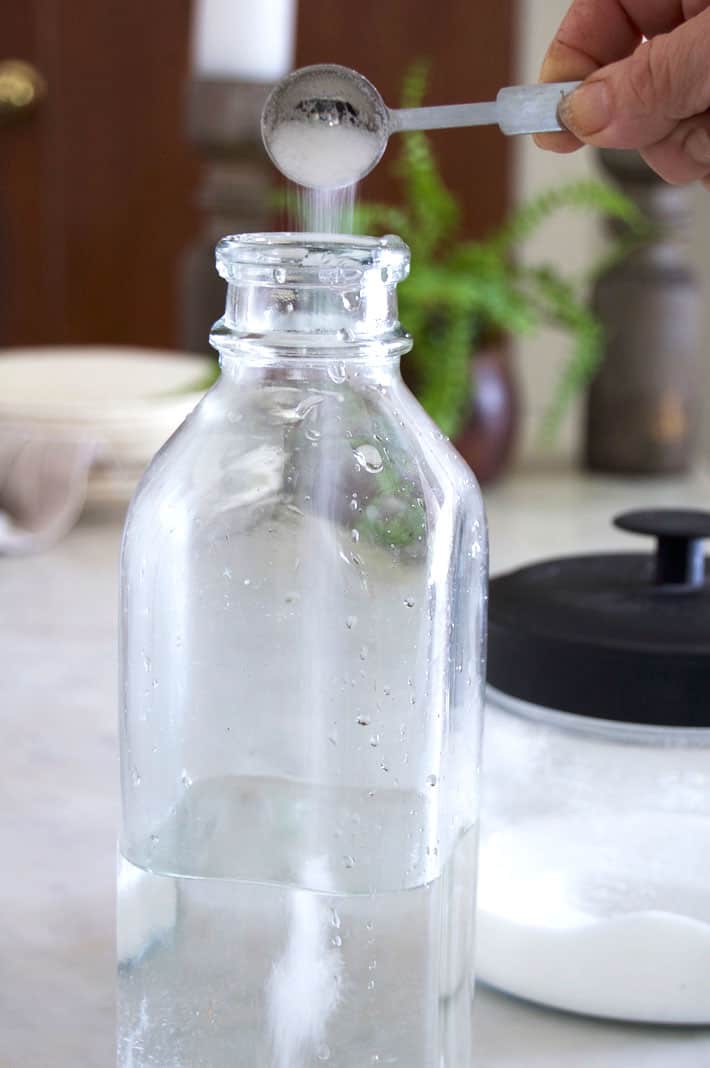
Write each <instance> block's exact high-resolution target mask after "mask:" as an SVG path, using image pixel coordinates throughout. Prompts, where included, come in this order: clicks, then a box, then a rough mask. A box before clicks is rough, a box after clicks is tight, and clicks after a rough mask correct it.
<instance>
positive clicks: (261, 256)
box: [216, 231, 409, 289]
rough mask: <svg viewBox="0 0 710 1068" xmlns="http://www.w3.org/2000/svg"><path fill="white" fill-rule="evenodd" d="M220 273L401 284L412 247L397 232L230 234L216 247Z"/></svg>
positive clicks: (239, 280) (259, 279)
mask: <svg viewBox="0 0 710 1068" xmlns="http://www.w3.org/2000/svg"><path fill="white" fill-rule="evenodd" d="M216 258H217V271H218V273H219V274H220V275H221V277H222V278H224V279H225V280H226V281H227V282H228V283H230V284H233V285H239V284H259V285H267V286H268V285H271V286H275V287H277V288H278V287H283V286H284V285H299V286H310V287H315V288H322V289H331V288H340V287H351V288H359V287H360V286H361V285H362V283H363V281H364V280H365V279H366V278H368V277H373V276H375V275H376V276H377V277H378V280H379V281H380V283H381V284H384V285H396V284H397V283H398V282H401V281H402V279H404V278H406V277H407V275H408V274H409V249H408V247H407V245H405V243H404V241H402V239H401V238H399V237H396V236H395V235H393V234H388V235H386V236H385V237H367V236H359V235H356V236H353V235H352V234H315V233H313V234H311V233H291V232H287V231H286V232H282V233H262V234H231V235H230V236H228V237H223V238H222V240H221V241H220V242H219V244H218V245H217V250H216Z"/></svg>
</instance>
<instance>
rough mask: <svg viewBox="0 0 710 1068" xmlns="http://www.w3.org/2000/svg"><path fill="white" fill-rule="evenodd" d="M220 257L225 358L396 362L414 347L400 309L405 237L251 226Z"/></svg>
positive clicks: (220, 345) (216, 340)
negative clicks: (254, 229) (260, 230)
mask: <svg viewBox="0 0 710 1068" xmlns="http://www.w3.org/2000/svg"><path fill="white" fill-rule="evenodd" d="M256 238H258V239H259V240H255V239H256ZM250 242H251V243H250ZM225 246H226V247H225ZM217 262H218V267H219V269H220V274H222V276H223V277H225V278H226V280H227V300H226V308H225V313H224V316H223V317H222V318H221V319H220V320H219V321H218V322H217V323H216V324H215V326H214V328H213V331H212V333H211V335H210V342H211V344H212V345H213V346H214V347H215V348H216V349H217V350H218V351H219V353H220V357H221V359H222V363H223V366H224V365H225V364H226V362H228V361H230V360H231V358H232V357H235V358H241V359H242V360H248V361H250V362H253V361H256V362H261V363H273V362H274V361H278V362H279V363H282V362H284V361H289V362H293V361H298V362H299V363H300V362H304V361H305V362H308V363H309V364H312V363H318V362H325V363H339V362H344V361H353V360H355V361H366V362H367V363H389V362H393V361H395V362H396V358H397V357H399V356H400V355H401V354H402V353H404V352H407V351H408V350H409V349H410V348H411V339H410V337H409V335H408V334H407V333H406V331H405V330H404V329H403V328H402V326H401V324H400V322H399V318H398V311H397V293H396V286H397V282H398V281H400V280H401V279H402V278H403V277H405V276H406V271H407V264H408V256H407V250H406V246H404V245H402V243H401V242H399V240H398V239H395V238H389V239H382V241H378V240H377V239H374V238H357V239H355V238H350V239H344V238H340V239H337V238H321V239H318V240H315V239H314V238H313V236H312V235H302V234H301V235H291V234H286V235H284V234H274V235H247V236H246V237H244V238H227V239H225V242H222V243H220V246H218V252H217Z"/></svg>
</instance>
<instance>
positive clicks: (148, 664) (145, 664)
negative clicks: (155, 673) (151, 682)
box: [143, 653, 153, 671]
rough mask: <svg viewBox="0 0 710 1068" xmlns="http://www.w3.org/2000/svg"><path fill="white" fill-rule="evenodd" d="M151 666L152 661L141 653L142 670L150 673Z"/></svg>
mask: <svg viewBox="0 0 710 1068" xmlns="http://www.w3.org/2000/svg"><path fill="white" fill-rule="evenodd" d="M152 666H153V661H152V660H151V659H150V657H149V656H146V654H145V653H143V667H144V669H145V670H146V671H150V669H151V668H152Z"/></svg>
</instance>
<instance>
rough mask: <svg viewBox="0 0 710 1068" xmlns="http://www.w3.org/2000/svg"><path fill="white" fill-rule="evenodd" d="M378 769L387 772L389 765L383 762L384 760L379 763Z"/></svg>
mask: <svg viewBox="0 0 710 1068" xmlns="http://www.w3.org/2000/svg"><path fill="white" fill-rule="evenodd" d="M380 770H381V771H384V772H388V771H389V770H390V769H389V765H388V764H385V762H384V760H383V761H382V762H381V764H380Z"/></svg>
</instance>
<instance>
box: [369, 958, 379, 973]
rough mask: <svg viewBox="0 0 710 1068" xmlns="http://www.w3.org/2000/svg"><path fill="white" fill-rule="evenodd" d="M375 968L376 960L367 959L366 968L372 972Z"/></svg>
mask: <svg viewBox="0 0 710 1068" xmlns="http://www.w3.org/2000/svg"><path fill="white" fill-rule="evenodd" d="M376 968H377V961H376V960H369V961H368V962H367V970H368V971H369V972H374V971H375V969H376Z"/></svg>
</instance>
